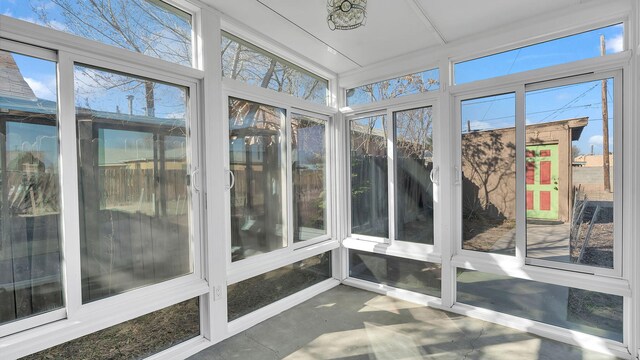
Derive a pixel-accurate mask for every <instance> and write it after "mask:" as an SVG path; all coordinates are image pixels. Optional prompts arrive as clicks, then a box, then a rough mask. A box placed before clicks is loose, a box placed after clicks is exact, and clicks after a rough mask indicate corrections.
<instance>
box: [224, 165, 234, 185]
mask: <svg viewBox="0 0 640 360" xmlns="http://www.w3.org/2000/svg"><path fill="white" fill-rule="evenodd" d="M225 171H226V172H227V173H229V176H230V179H229V185H225V186H224V188H225V189H227V190H231V189H233V187H234V186H235V185H236V175H235V174H234V173H233V171H231V170H229V169H227V170H225Z"/></svg>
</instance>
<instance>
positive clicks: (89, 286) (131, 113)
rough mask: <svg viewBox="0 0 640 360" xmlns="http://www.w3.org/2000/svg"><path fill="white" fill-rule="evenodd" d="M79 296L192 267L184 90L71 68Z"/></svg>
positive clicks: (93, 296)
mask: <svg viewBox="0 0 640 360" xmlns="http://www.w3.org/2000/svg"><path fill="white" fill-rule="evenodd" d="M75 91H76V96H77V99H76V118H77V129H78V157H79V164H80V165H79V175H80V212H81V214H80V216H81V219H80V220H81V222H80V223H81V251H82V256H81V262H82V297H83V301H84V302H89V301H93V300H97V299H101V298H104V297H108V296H111V295H114V294H119V293H121V292H124V291H127V290H130V289H134V288H137V287H140V286H144V285H150V284H155V283H158V282H161V281H164V280H168V279H171V278H175V277H177V276H180V275H184V274H188V273H190V272H191V271H192V260H191V258H192V254H191V245H190V244H191V237H190V231H189V229H190V226H189V223H190V216H191V215H190V210H191V206H190V198H189V184H188V180H187V175H188V166H189V165H188V164H189V163H188V157H187V156H186V155H187V151H186V149H187V136H186V134H187V123H186V119H185V116H186V101H187V91H186V89H184V88H181V87H177V86H172V85H167V84H162V83H158V82H155V81H151V80H147V79H140V78H135V77H131V76H128V75H123V74H118V73H114V72H110V71H105V70H99V69H94V68H90V67H85V66H76V68H75Z"/></svg>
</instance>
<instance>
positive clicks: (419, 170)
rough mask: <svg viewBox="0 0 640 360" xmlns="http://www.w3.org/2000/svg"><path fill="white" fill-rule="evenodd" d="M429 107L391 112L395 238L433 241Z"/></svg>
mask: <svg viewBox="0 0 640 360" xmlns="http://www.w3.org/2000/svg"><path fill="white" fill-rule="evenodd" d="M432 115H433V114H432V108H431V107H424V108H419V109H412V110H406V111H400V112H396V113H394V123H393V124H394V132H395V154H396V239H397V240H403V241H410V242H416V243H422V244H431V245H433V183H432V182H431V178H430V173H431V170H432V169H433V129H432V127H431V123H432V120H433V119H432Z"/></svg>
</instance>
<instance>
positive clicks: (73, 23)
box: [30, 0, 191, 116]
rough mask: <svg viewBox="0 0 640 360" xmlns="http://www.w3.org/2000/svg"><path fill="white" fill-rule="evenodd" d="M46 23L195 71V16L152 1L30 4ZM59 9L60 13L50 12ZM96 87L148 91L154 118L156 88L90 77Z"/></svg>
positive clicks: (150, 84)
mask: <svg viewBox="0 0 640 360" xmlns="http://www.w3.org/2000/svg"><path fill="white" fill-rule="evenodd" d="M30 3H31V7H32V9H33V12H34V13H35V14H36V15H37V16H38V18H39V20H40V22H41V23H43V24H44V25H46V26H49V27H52V28H56V29H59V28H60V27H61V26H60V24H59V20H57V19H56V18H55V17H54V16H52V14H58V13H59V14H60V16H61V17H62V20H63V25H62V26H63V27H64V30H66V31H68V32H70V33H72V34H75V35H79V36H83V37H85V38H88V39H92V40H97V41H100V42H102V43H105V44H109V45H114V46H117V47H120V48H123V49H127V50H131V51H134V52H137V53H141V54H145V55H149V56H153V57H156V58H159V59H163V60H168V61H171V62H175V63H178V64H182V65H191V25H190V21H191V20H190V16H189V15H188V14H186V13H184V12H182V11H180V10H178V9H175V8H173V7H171V6H169V5H167V4H164V3H162V2H160V1H153V0H86V1H85V0H50V1H48V2H43V1H41V0H30ZM51 5H54V6H55V9H52V8H51ZM85 75H87V76H89V77H90V78H91V79H92V81H93V82H94V83H95V84H96V86H99V87H102V88H105V89H110V88H120V89H121V90H122V91H125V92H130V91H132V90H134V89H136V88H137V87H139V86H144V90H143V91H144V98H145V102H146V115H148V116H155V93H154V90H155V89H154V88H155V83H154V82H152V81H142V82H140V81H134V80H132V79H131V78H128V77H123V76H119V75H117V74H112V73H107V72H95V71H92V72H85Z"/></svg>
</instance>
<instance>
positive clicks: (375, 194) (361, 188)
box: [349, 115, 389, 238]
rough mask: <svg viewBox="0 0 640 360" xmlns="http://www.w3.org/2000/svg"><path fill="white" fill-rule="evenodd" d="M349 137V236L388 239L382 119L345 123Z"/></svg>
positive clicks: (384, 140) (385, 135)
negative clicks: (358, 235) (348, 127)
mask: <svg viewBox="0 0 640 360" xmlns="http://www.w3.org/2000/svg"><path fill="white" fill-rule="evenodd" d="M349 124H350V137H351V174H350V179H351V233H352V234H360V235H368V236H375V237H381V238H388V237H389V206H388V179H387V175H388V173H389V169H388V168H387V138H388V137H389V134H388V133H387V124H386V116H385V115H378V116H370V117H365V118H360V119H354V120H351V121H350V122H349Z"/></svg>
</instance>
